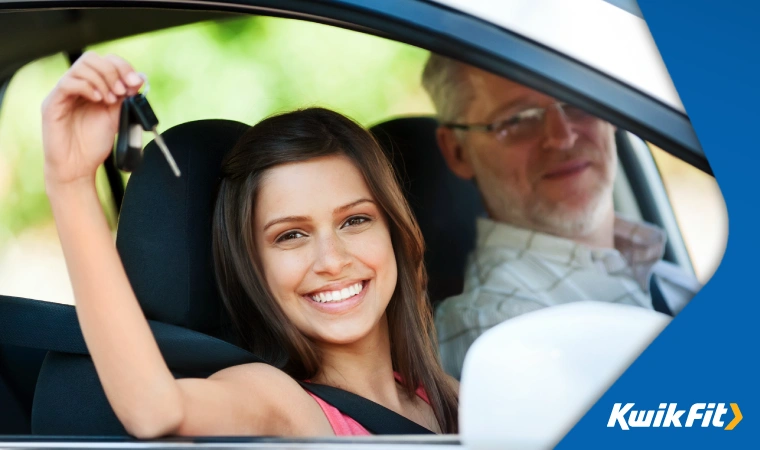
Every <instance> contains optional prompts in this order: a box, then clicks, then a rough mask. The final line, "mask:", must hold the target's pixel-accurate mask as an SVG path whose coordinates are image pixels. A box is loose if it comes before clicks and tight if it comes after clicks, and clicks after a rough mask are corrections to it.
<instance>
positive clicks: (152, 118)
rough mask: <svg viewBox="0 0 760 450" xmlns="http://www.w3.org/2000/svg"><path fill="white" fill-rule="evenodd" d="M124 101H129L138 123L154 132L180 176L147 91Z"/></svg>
mask: <svg viewBox="0 0 760 450" xmlns="http://www.w3.org/2000/svg"><path fill="white" fill-rule="evenodd" d="M124 102H125V103H126V102H129V106H130V109H131V110H132V112H133V113H134V119H136V120H137V123H139V124H140V126H142V129H143V130H145V131H149V132H152V133H153V140H154V141H155V142H156V145H158V148H160V149H161V152H162V153H163V154H164V157H165V158H166V161H167V162H168V163H169V166H171V168H172V171H173V172H174V175H175V176H177V177H179V176H180V171H179V167H177V163H176V162H175V161H174V157H172V154H171V153H170V152H169V148H168V147H167V146H166V143H165V142H164V138H163V137H161V134H159V132H158V129H157V127H158V118H157V117H156V114H155V113H154V112H153V108H151V106H150V103H148V99H147V98H146V97H145V93H144V92H143V93H140V94H137V95H133V96H132V97H129V98H127V99H126V100H124Z"/></svg>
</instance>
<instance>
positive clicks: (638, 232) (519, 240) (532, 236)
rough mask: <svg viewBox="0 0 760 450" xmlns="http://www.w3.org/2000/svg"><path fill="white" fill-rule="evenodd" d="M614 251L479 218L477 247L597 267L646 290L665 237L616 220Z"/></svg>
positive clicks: (642, 226)
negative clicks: (634, 281)
mask: <svg viewBox="0 0 760 450" xmlns="http://www.w3.org/2000/svg"><path fill="white" fill-rule="evenodd" d="M614 234H615V248H614V249H610V248H592V247H589V246H587V245H584V244H578V243H577V242H575V241H573V240H570V239H567V238H563V237H559V236H554V235H551V234H546V233H542V232H538V231H534V230H528V229H525V228H520V227H516V226H514V225H510V224H506V223H502V222H496V221H494V220H491V219H487V218H482V217H479V218H478V219H477V248H478V249H479V250H480V249H488V248H498V247H508V248H510V249H517V250H520V251H526V252H531V253H534V254H538V255H541V257H543V258H546V259H550V260H553V261H555V262H557V263H559V264H566V265H569V266H576V267H597V268H599V269H600V270H604V271H606V272H607V273H609V274H614V275H620V274H623V275H629V276H631V277H632V278H634V279H635V280H636V281H637V282H638V283H639V285H641V287H642V289H643V290H645V291H649V277H650V274H651V272H652V268H653V267H654V265H655V263H657V261H659V260H660V259H662V256H663V254H664V253H665V242H666V239H667V237H666V235H665V231H664V230H662V229H661V228H659V227H657V226H655V225H652V224H648V223H645V222H636V221H632V220H628V219H625V218H623V217H620V216H616V217H615V225H614Z"/></svg>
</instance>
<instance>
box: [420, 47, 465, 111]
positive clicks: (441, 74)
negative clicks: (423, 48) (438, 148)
mask: <svg viewBox="0 0 760 450" xmlns="http://www.w3.org/2000/svg"><path fill="white" fill-rule="evenodd" d="M466 68H467V65H466V64H464V63H461V62H459V61H455V60H453V59H450V58H447V57H445V56H441V55H437V54H435V53H431V54H430V57H429V58H428V60H427V63H426V64H425V69H424V70H423V72H422V87H423V88H425V91H427V93H428V95H429V96H430V99H431V100H432V101H433V105H434V106H435V109H436V112H437V113H438V120H440V121H441V122H455V121H457V120H459V119H460V117H461V115H462V114H464V112H465V110H466V108H467V107H468V106H469V104H470V102H471V101H472V98H473V96H474V94H473V92H472V86H470V83H469V81H468V80H467V78H466V76H465V69H466Z"/></svg>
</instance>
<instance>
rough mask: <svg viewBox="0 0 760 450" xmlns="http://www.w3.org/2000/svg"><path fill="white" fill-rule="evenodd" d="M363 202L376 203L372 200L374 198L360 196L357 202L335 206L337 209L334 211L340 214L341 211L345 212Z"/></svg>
mask: <svg viewBox="0 0 760 450" xmlns="http://www.w3.org/2000/svg"><path fill="white" fill-rule="evenodd" d="M362 203H372V204H373V205H374V204H375V202H374V201H372V200H370V199H368V198H360V199H359V200H356V201H355V202H351V203H349V204H347V205H343V206H339V207H337V208H335V210H334V211H333V214H340V213H342V212H345V211H347V210H349V209H351V208H353V207H354V206H356V205H360V204H362Z"/></svg>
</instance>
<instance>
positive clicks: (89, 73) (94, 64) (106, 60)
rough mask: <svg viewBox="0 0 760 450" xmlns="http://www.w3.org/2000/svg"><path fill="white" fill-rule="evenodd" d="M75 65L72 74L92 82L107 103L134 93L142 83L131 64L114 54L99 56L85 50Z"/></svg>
mask: <svg viewBox="0 0 760 450" xmlns="http://www.w3.org/2000/svg"><path fill="white" fill-rule="evenodd" d="M75 66H76V67H72V75H73V76H75V77H77V78H82V79H84V80H86V81H88V82H90V83H92V84H93V86H94V87H95V88H97V89H98V90H99V91H100V92H101V94H102V95H103V98H104V99H105V101H106V102H107V103H109V104H113V103H116V102H117V101H118V99H119V98H120V97H124V96H126V95H134V94H135V93H137V90H138V89H139V88H140V86H141V85H142V83H143V80H142V79H141V78H140V77H139V76H138V75H137V74H136V73H135V71H134V69H132V66H131V65H130V64H129V63H128V62H126V61H124V60H123V59H121V58H119V57H118V56H115V55H109V56H106V57H100V56H98V55H97V54H95V53H94V52H87V53H85V54H83V55H82V56H81V57H80V58H79V60H78V61H77V63H76V64H75Z"/></svg>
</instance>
